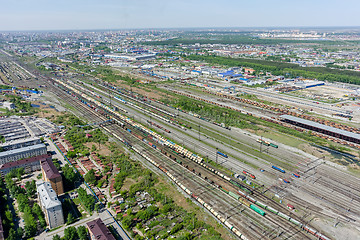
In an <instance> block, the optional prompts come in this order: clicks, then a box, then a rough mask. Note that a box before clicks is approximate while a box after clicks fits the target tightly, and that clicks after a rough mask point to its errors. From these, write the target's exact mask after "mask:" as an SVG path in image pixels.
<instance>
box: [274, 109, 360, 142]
mask: <svg viewBox="0 0 360 240" xmlns="http://www.w3.org/2000/svg"><path fill="white" fill-rule="evenodd" d="M280 118H281V119H282V121H284V122H287V123H290V124H292V125H296V126H299V127H302V128H306V129H309V130H311V131H315V132H319V133H322V134H326V135H329V136H332V137H336V138H340V139H343V140H345V141H349V142H353V143H357V144H360V134H357V133H353V132H348V131H345V130H341V129H338V128H334V127H330V126H326V125H324V124H320V123H317V122H313V121H309V120H305V119H302V118H298V117H294V116H290V115H282V116H280Z"/></svg>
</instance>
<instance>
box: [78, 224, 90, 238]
mask: <svg viewBox="0 0 360 240" xmlns="http://www.w3.org/2000/svg"><path fill="white" fill-rule="evenodd" d="M77 233H78V235H79V238H80V240H87V239H88V236H89V235H88V232H87V229H86V227H85V226H80V227H78V228H77Z"/></svg>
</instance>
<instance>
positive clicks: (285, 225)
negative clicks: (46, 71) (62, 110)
mask: <svg viewBox="0 0 360 240" xmlns="http://www.w3.org/2000/svg"><path fill="white" fill-rule="evenodd" d="M53 88H55V87H52V89H53ZM60 91H61V90H60ZM55 92H56V93H55V94H56V95H57V96H58V97H61V98H62V99H63V100H68V98H66V97H65V98H64V93H61V92H57V91H55ZM71 101H72V100H70V102H71ZM71 105H72V106H73V107H76V108H79V105H81V104H79V102H76V100H74V101H72V103H71ZM86 108H87V107H85V108H83V107H80V109H81V110H80V109H79V110H80V112H81V113H82V114H83V115H84V116H88V115H89V109H86ZM95 115H96V116H97V117H99V118H100V116H99V114H98V113H97V114H95ZM91 119H92V120H94V117H93V116H91ZM100 119H101V118H100ZM101 120H103V119H101ZM127 134H128V133H127ZM123 137H124V136H123ZM125 139H126V140H127V141H128V143H129V144H134V143H135V142H136V141H138V140H134V139H131V138H130V137H127V138H125ZM146 146H147V145H146ZM147 149H148V150H149V149H151V151H153V149H152V148H151V147H149V146H147ZM154 157H158V158H159V156H154ZM175 165H176V164H174V163H172V164H170V165H166V166H167V167H170V166H175ZM178 168H179V166H176V167H175V169H173V170H172V171H174V173H177V174H181V173H179V172H176V169H178ZM189 179H190V178H189ZM194 179H199V178H193V179H190V180H191V182H194ZM200 179H201V178H200ZM199 181H200V180H199ZM202 181H203V180H202ZM200 182H201V181H200ZM217 191H219V190H218V189H217ZM220 194H221V192H220ZM211 196H212V194H210V195H209V196H208V197H211ZM217 196H218V197H220V195H217ZM204 197H205V196H204ZM221 198H223V195H221ZM237 204H239V203H238V202H237ZM235 206H237V205H235ZM235 206H234V205H233V206H232V207H235ZM264 219H266V218H264ZM269 221H270V222H271V221H275V220H272V219H270V220H269ZM273 223H275V222H273ZM276 223H277V225H274V226H273V227H278V228H281V227H283V229H284V231H288V230H286V228H287V227H288V225H289V224H288V222H287V223H286V224H284V226H282V225H281V223H279V222H278V221H276ZM253 225H256V224H253ZM269 225H270V226H272V225H271V224H269ZM250 228H251V227H250ZM257 234H259V232H257ZM292 234H296V233H292ZM297 234H304V233H303V232H301V231H300V233H297ZM303 237H304V238H302V239H307V236H306V235H305V236H303ZM309 239H311V238H309Z"/></svg>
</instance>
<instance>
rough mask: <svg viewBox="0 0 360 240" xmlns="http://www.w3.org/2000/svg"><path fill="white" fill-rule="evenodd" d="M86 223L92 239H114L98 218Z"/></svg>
mask: <svg viewBox="0 0 360 240" xmlns="http://www.w3.org/2000/svg"><path fill="white" fill-rule="evenodd" d="M86 225H87V228H88V230H89V234H90V237H91V239H92V240H115V237H114V236H113V235H112V233H111V232H110V230H109V229H108V228H107V227H106V225H105V224H104V222H103V221H102V220H101V219H100V218H98V219H95V220H94V221H91V222H88V223H86Z"/></svg>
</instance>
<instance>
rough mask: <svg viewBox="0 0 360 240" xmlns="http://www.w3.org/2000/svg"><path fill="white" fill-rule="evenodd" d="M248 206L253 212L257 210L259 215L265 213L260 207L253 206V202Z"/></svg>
mask: <svg viewBox="0 0 360 240" xmlns="http://www.w3.org/2000/svg"><path fill="white" fill-rule="evenodd" d="M250 208H251V209H252V210H254V211H255V212H257V213H258V214H260V215H261V216H264V215H265V212H264V211H263V210H261V209H260V208H258V207H257V206H255V205H253V204H251V205H250Z"/></svg>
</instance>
